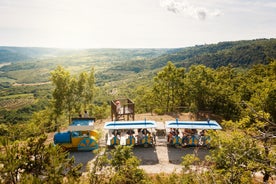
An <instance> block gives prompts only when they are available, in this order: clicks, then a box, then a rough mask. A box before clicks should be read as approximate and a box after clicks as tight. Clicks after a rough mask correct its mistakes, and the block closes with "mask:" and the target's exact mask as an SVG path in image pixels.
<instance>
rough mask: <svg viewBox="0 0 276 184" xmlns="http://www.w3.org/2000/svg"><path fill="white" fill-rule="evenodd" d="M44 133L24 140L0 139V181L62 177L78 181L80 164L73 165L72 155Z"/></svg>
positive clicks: (59, 179) (51, 180)
mask: <svg viewBox="0 0 276 184" xmlns="http://www.w3.org/2000/svg"><path fill="white" fill-rule="evenodd" d="M46 138H47V137H46V136H42V137H39V138H30V139H28V140H27V141H26V142H15V143H13V144H9V143H8V141H7V139H2V140H1V144H2V147H3V152H4V154H1V155H0V161H1V162H0V163H1V171H0V178H1V179H0V180H1V182H4V183H19V182H22V183H26V182H28V180H31V181H34V182H35V183H63V181H64V178H66V179H68V180H70V181H78V179H79V177H80V175H81V174H80V172H79V170H80V168H81V165H78V166H74V158H69V157H68V153H66V152H64V151H62V149H61V148H59V147H55V146H53V145H52V144H49V145H46V144H45V140H46Z"/></svg>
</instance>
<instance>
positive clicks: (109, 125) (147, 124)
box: [104, 120, 156, 129]
mask: <svg viewBox="0 0 276 184" xmlns="http://www.w3.org/2000/svg"><path fill="white" fill-rule="evenodd" d="M137 128H156V122H155V121H148V120H141V121H111V122H106V123H105V125H104V129H137Z"/></svg>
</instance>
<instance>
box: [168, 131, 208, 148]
mask: <svg viewBox="0 0 276 184" xmlns="http://www.w3.org/2000/svg"><path fill="white" fill-rule="evenodd" d="M205 135H206V130H204V129H203V130H201V131H200V133H198V130H197V129H184V131H183V132H182V138H181V144H182V146H186V145H188V144H189V139H190V138H192V137H194V138H195V139H197V140H199V139H200V138H201V137H204V136H205ZM177 137H179V129H177V128H171V129H170V132H169V134H168V137H167V141H168V143H172V142H173V139H174V138H177Z"/></svg>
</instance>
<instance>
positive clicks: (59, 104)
mask: <svg viewBox="0 0 276 184" xmlns="http://www.w3.org/2000/svg"><path fill="white" fill-rule="evenodd" d="M50 79H51V81H52V83H53V85H54V86H55V88H54V91H53V98H54V101H53V106H54V112H55V113H54V114H55V117H54V120H55V123H56V125H57V127H58V126H59V125H58V118H59V117H60V116H61V115H62V113H63V110H64V108H65V98H66V97H67V95H68V91H69V88H70V86H69V84H70V73H69V72H68V71H66V70H65V69H64V68H63V67H62V66H58V67H57V68H56V69H55V70H54V71H53V72H51V78H50Z"/></svg>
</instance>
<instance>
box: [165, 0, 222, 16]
mask: <svg viewBox="0 0 276 184" xmlns="http://www.w3.org/2000/svg"><path fill="white" fill-rule="evenodd" d="M160 5H161V6H162V7H163V8H165V9H167V10H168V11H170V12H173V13H183V14H187V15H189V16H191V17H194V18H196V19H199V20H205V19H206V18H207V17H216V16H219V15H221V11H220V10H216V9H210V8H207V7H204V6H201V5H196V4H195V3H192V2H189V1H187V0H160Z"/></svg>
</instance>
